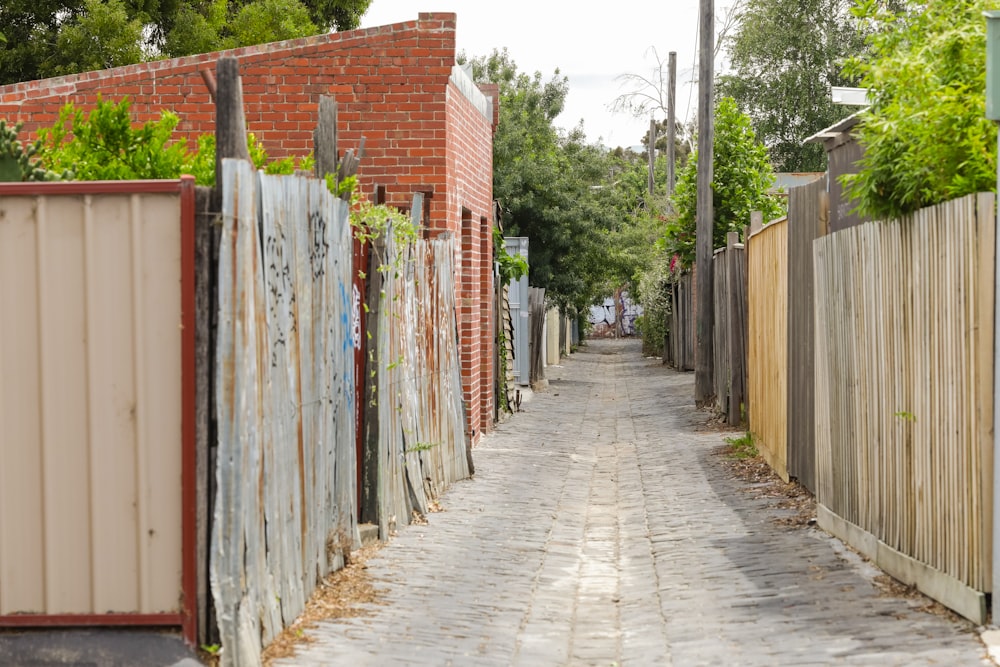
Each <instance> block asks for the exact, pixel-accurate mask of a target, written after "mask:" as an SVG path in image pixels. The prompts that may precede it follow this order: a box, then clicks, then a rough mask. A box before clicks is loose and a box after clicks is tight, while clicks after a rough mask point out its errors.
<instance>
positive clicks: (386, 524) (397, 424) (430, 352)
mask: <svg viewBox="0 0 1000 667" xmlns="http://www.w3.org/2000/svg"><path fill="white" fill-rule="evenodd" d="M412 210H414V211H417V212H419V211H421V210H422V207H421V206H419V205H416V204H415V205H414V206H413V209H412ZM386 240H387V242H386V246H385V257H384V258H383V264H384V265H385V266H388V267H392V268H391V273H390V275H387V276H386V279H385V281H384V283H383V288H382V296H381V300H380V304H379V308H378V317H379V323H378V338H379V340H378V353H377V358H378V375H377V382H378V392H377V401H378V418H379V434H380V437H379V461H378V470H379V533H380V535H382V537H383V539H384V538H387V537H388V536H389V534H390V533H391V531H392V530H393V528H394V527H395V526H396V525H405V524H408V523H409V522H410V521H411V519H412V518H413V514H414V513H417V514H418V515H423V514H426V513H427V512H428V509H429V506H430V504H431V503H434V502H436V500H437V498H438V496H439V495H440V493H441V492H442V491H444V489H446V488H447V487H448V486H449V485H450V484H451V483H452V482H455V481H457V480H459V479H464V478H466V477H468V476H469V474H470V473H471V471H472V465H471V451H470V441H469V439H468V436H467V434H466V431H465V412H464V402H463V397H462V377H461V368H460V365H459V353H458V330H457V322H456V319H455V266H454V256H455V245H454V239H453V238H452V237H451V236H442V237H439V238H437V239H435V240H420V241H416V242H415V243H414V244H412V245H409V246H401V245H399V244H398V243H397V242H396V240H395V239H394V238H393V235H392V234H391V233H390V234H389V235H388V237H387V239H386Z"/></svg>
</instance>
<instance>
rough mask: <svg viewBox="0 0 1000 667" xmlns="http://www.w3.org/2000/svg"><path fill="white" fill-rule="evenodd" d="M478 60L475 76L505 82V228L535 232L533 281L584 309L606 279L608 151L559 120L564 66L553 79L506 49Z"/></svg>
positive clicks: (498, 167) (501, 156)
mask: <svg viewBox="0 0 1000 667" xmlns="http://www.w3.org/2000/svg"><path fill="white" fill-rule="evenodd" d="M472 65H473V72H474V76H475V78H476V80H478V81H491V82H494V83H496V84H498V85H499V88H500V122H499V125H498V127H497V132H496V135H495V137H494V143H493V174H494V176H493V193H494V197H495V198H496V199H498V200H499V202H500V204H501V207H502V215H503V226H504V233H505V234H506V235H507V236H527V237H529V238H530V246H529V251H528V254H529V257H528V264H529V267H530V268H529V279H530V281H531V284H532V285H535V286H538V287H544V288H546V290H547V291H548V294H549V295H550V296H551V297H552V298H553V299H554V300H555V301H556V302H557V303H558V304H559V305H560V306H562V307H564V308H566V309H568V310H573V309H575V310H576V311H577V312H580V311H582V310H583V309H584V308H586V307H587V306H589V305H590V303H591V301H592V299H593V298H594V294H595V292H596V291H597V290H598V286H599V285H600V284H602V282H603V274H602V271H603V269H604V263H603V262H602V261H601V247H602V246H601V242H602V235H601V230H602V229H606V228H608V226H609V225H608V223H607V212H606V211H605V210H604V209H603V208H602V207H601V206H600V205H599V203H598V202H599V194H598V193H599V189H596V186H599V185H600V184H602V183H604V181H605V179H606V178H607V177H608V174H609V169H608V166H609V161H608V160H609V158H608V154H607V152H606V151H604V149H602V148H601V147H599V146H596V145H592V144H588V143H586V140H585V136H584V133H583V130H582V128H576V129H575V130H573V131H571V132H568V133H564V132H560V131H559V130H558V129H557V128H556V127H555V126H554V125H553V121H554V120H555V118H556V116H558V115H559V113H560V112H561V111H562V109H563V105H564V102H565V99H566V95H567V93H568V92H569V85H568V81H567V79H566V77H564V76H561V75H560V74H559V72H558V70H557V71H556V72H555V73H554V75H553V76H552V77H551V78H550V79H547V80H546V79H544V78H543V77H542V75H541V73H539V72H536V73H535V74H533V75H529V74H526V73H523V72H520V71H518V69H517V65H516V64H515V63H514V61H513V60H512V59H511V57H510V54H509V53H508V52H507V51H506V50H503V51H494V52H493V53H492V54H491V55H490V56H487V57H481V58H476V59H473V60H472Z"/></svg>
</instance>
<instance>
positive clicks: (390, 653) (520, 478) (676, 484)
mask: <svg viewBox="0 0 1000 667" xmlns="http://www.w3.org/2000/svg"><path fill="white" fill-rule="evenodd" d="M563 364H564V366H563V367H562V368H556V369H550V378H554V379H552V381H551V386H550V388H549V389H548V390H547V391H545V392H542V393H539V394H537V395H535V397H534V398H533V399H532V400H531V401H530V402H529V403H527V404H526V405H525V407H524V411H523V412H522V413H519V414H517V415H515V416H514V418H513V419H511V420H508V421H507V422H505V423H504V424H501V425H500V426H498V428H497V429H496V431H495V432H494V433H493V434H491V435H489V436H488V437H487V438H486V439H485V441H484V442H483V444H482V445H481V446H480V447H478V448H477V449H476V450H475V458H476V477H475V479H474V480H469V481H463V482H460V483H458V484H456V485H455V486H454V487H453V488H452V489H451V490H450V491H449V492H448V493H447V494H446V495H445V496H444V498H443V500H442V505H443V506H444V508H445V511H444V512H441V513H438V514H433V515H431V516H430V517H429V519H430V524H429V525H427V526H410V527H408V528H405V529H403V530H401V531H400V534H399V535H398V536H397V537H396V538H395V539H393V540H392V542H390V543H389V545H388V546H386V547H385V548H384V549H382V550H381V551H380V552H379V553H378V555H376V556H375V557H373V558H372V559H371V560H370V561H369V562H368V567H369V571H370V573H371V575H372V577H373V579H374V580H375V582H376V584H377V586H378V587H380V588H382V589H383V591H384V592H383V595H382V602H383V604H381V605H373V606H372V607H371V612H372V613H371V614H370V615H368V616H365V617H362V618H355V619H350V620H343V621H336V622H333V621H331V622H325V623H323V624H321V625H320V626H319V627H318V628H316V629H315V630H312V631H311V635H312V638H313V639H314V640H315V641H314V642H313V643H311V644H309V645H307V646H305V647H304V648H303V649H301V651H300V653H299V654H298V655H297V656H296V657H295V658H292V659H288V660H285V661H283V662H281V663H279V664H284V665H320V664H324V665H325V664H343V665H390V664H391V665H498V666H499V665H504V666H506V665H525V666H529V665H531V666H534V665H603V666H609V665H678V666H687V665H983V664H986V665H988V664H992V663H991V662H990V661H989V660H988V659H987V658H986V651H985V649H984V647H983V645H982V644H981V642H980V641H979V639H978V637H977V635H976V634H975V633H974V628H973V627H972V626H971V624H966V623H954V622H952V621H949V620H947V619H945V618H941V617H938V616H935V615H931V614H928V613H925V612H922V611H919V610H917V609H915V608H913V606H911V605H910V604H909V603H908V602H907V601H905V600H899V599H894V598H885V597H880V596H879V595H878V593H877V591H876V590H875V588H874V587H873V586H872V585H871V583H870V576H871V575H870V573H869V574H867V575H866V574H865V568H867V567H868V566H866V565H864V564H863V563H861V562H860V560H859V559H858V558H857V557H856V556H853V554H851V553H850V552H848V551H847V550H845V549H844V548H843V546H842V545H841V544H840V542H838V541H837V540H834V539H832V538H830V537H828V536H827V535H826V534H825V533H823V532H822V531H819V530H817V529H814V528H808V529H801V528H799V529H795V528H788V527H782V526H779V525H777V524H775V523H774V522H773V521H771V519H772V518H773V517H774V516H775V512H776V510H774V509H773V508H772V507H771V506H770V505H768V501H766V500H761V499H755V498H754V497H752V496H751V494H748V493H746V492H745V491H743V490H741V487H740V485H741V484H742V483H741V482H738V481H735V480H732V479H731V478H730V477H729V476H728V475H727V474H726V472H725V471H724V470H723V469H722V468H721V466H720V464H719V461H718V458H717V456H716V455H715V454H713V450H715V449H717V448H718V447H719V446H720V445H721V444H723V442H722V437H723V434H719V433H716V432H712V431H710V430H706V429H701V428H699V426H700V424H702V423H703V422H704V421H705V415H704V414H703V413H698V412H697V411H695V410H694V408H693V395H694V392H693V376H692V375H691V374H678V373H675V372H673V371H670V370H668V369H665V368H664V367H663V366H662V365H660V363H659V362H658V361H657V360H647V359H643V358H642V357H641V355H640V354H639V347H638V343H636V342H620V341H592V342H590V343H589V344H588V345H587V346H585V347H584V348H581V351H580V352H578V353H576V354H574V355H573V356H572V357H570V358H569V359H566V360H564V361H563Z"/></svg>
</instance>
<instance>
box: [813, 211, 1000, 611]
mask: <svg viewBox="0 0 1000 667" xmlns="http://www.w3.org/2000/svg"><path fill="white" fill-rule="evenodd" d="M994 234H995V217H994V196H993V195H992V194H980V195H972V196H968V197H965V198H962V199H959V200H955V201H952V202H948V203H946V204H941V205H939V206H935V207H932V208H928V209H925V210H922V211H920V212H918V213H916V214H914V215H913V216H911V217H909V218H907V219H905V220H903V221H901V222H894V223H891V224H880V223H867V224H863V225H860V226H858V227H854V228H851V229H847V230H843V231H839V232H837V233H835V234H832V235H830V236H827V237H824V238H821V239H819V240H817V241H816V242H815V244H814V252H815V280H816V295H815V296H816V378H817V380H816V457H817V462H816V472H817V500H818V502H819V516H818V518H819V523H820V525H821V526H822V527H823V528H825V529H827V530H829V531H830V532H832V533H834V534H835V535H837V536H838V537H841V538H842V539H844V540H845V541H847V542H849V543H850V544H852V545H853V546H855V547H856V548H858V549H859V550H860V551H861V552H862V553H863V554H865V555H866V556H868V557H869V558H871V559H872V560H873V561H874V562H875V563H876V564H877V565H879V566H880V567H881V568H882V569H884V570H886V571H887V572H889V573H890V574H892V575H893V576H895V577H897V578H898V579H901V580H902V581H903V582H904V583H907V584H913V585H916V586H917V588H919V589H920V590H922V591H924V592H925V593H927V594H929V595H931V596H932V597H934V598H936V599H938V600H940V601H941V602H943V603H945V604H946V605H948V606H949V607H951V608H952V609H954V610H956V611H958V612H959V613H961V614H962V615H963V616H966V617H967V618H969V619H971V620H973V621H974V622H976V623H983V622H985V619H986V606H985V595H984V593H987V592H989V591H990V583H991V555H992V551H991V540H992V531H991V525H992V512H991V509H992V497H993V488H992V470H993V453H992V447H993V438H992V426H993V413H992V409H993V386H992V382H993V379H992V378H993V376H992V369H993V299H994V282H993V280H994V263H995V258H994V247H995V246H994Z"/></svg>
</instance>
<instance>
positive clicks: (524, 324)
mask: <svg viewBox="0 0 1000 667" xmlns="http://www.w3.org/2000/svg"><path fill="white" fill-rule="evenodd" d="M504 247H505V248H506V249H507V254H508V255H520V256H521V257H524V259H525V261H529V260H528V237H526V236H511V237H508V238H506V239H504ZM510 319H511V321H512V322H513V323H514V382H516V383H517V384H519V385H522V386H527V385H528V384H529V376H530V365H529V363H528V276H522V277H521V278H520V279H519V280H516V281H514V282H512V283H511V284H510Z"/></svg>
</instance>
